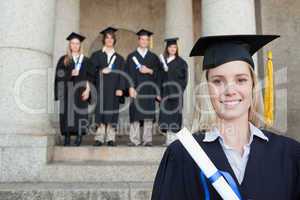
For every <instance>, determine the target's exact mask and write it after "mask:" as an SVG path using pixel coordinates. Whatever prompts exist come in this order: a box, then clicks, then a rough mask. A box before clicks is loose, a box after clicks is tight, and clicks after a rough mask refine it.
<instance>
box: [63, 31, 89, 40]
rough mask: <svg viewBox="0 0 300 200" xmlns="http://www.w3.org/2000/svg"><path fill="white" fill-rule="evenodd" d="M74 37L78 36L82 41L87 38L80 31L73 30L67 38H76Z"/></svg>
mask: <svg viewBox="0 0 300 200" xmlns="http://www.w3.org/2000/svg"><path fill="white" fill-rule="evenodd" d="M74 38H77V39H78V40H79V41H80V42H82V41H83V40H84V39H85V37H84V36H82V35H80V34H78V33H75V32H72V33H71V34H70V35H69V36H68V37H67V40H69V41H70V40H72V39H74Z"/></svg>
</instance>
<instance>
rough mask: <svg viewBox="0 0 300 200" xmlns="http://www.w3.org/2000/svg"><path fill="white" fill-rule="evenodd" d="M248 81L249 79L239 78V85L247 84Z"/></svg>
mask: <svg viewBox="0 0 300 200" xmlns="http://www.w3.org/2000/svg"><path fill="white" fill-rule="evenodd" d="M247 81H248V79H246V78H239V79H238V82H239V83H245V82H247Z"/></svg>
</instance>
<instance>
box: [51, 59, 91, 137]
mask: <svg viewBox="0 0 300 200" xmlns="http://www.w3.org/2000/svg"><path fill="white" fill-rule="evenodd" d="M64 57H65V56H62V57H61V58H60V59H59V61H58V63H57V67H56V72H55V81H54V96H55V100H58V101H59V122H60V131H61V133H62V135H65V133H67V132H69V133H70V134H71V135H77V134H78V133H81V134H85V133H86V127H87V125H88V101H83V100H82V99H81V95H82V93H83V91H84V90H85V89H86V83H87V81H89V80H90V75H89V67H90V66H89V60H88V58H86V57H84V59H83V61H82V65H81V68H80V71H79V75H78V76H72V75H71V74H72V70H73V69H74V67H75V63H74V61H73V59H72V60H71V61H70V64H69V65H68V66H65V65H64Z"/></svg>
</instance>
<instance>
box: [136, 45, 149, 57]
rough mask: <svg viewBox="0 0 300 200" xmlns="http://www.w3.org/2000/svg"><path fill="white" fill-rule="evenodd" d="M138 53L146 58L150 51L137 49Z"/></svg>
mask: <svg viewBox="0 0 300 200" xmlns="http://www.w3.org/2000/svg"><path fill="white" fill-rule="evenodd" d="M137 52H138V53H139V54H140V55H141V56H142V57H143V58H145V56H146V54H147V52H148V49H142V48H140V47H138V48H137Z"/></svg>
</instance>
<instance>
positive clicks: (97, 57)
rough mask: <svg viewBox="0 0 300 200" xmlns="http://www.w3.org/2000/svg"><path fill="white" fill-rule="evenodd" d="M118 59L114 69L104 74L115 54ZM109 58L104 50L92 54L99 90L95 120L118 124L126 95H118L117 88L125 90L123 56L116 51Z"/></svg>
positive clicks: (97, 88) (96, 83) (98, 122)
mask: <svg viewBox="0 0 300 200" xmlns="http://www.w3.org/2000/svg"><path fill="white" fill-rule="evenodd" d="M114 55H115V56H116V60H115V62H114V64H113V68H112V71H111V72H110V73H109V74H103V73H102V70H103V69H104V68H106V67H108V65H109V63H110V62H111V60H112V58H113V56H114ZM114 55H113V56H111V58H110V60H108V57H107V54H106V53H105V52H103V51H102V50H100V51H96V52H94V53H93V55H92V56H91V58H90V60H91V64H92V68H93V74H94V80H95V81H94V83H95V86H96V87H95V88H96V90H97V103H96V110H95V122H96V123H97V124H100V123H102V124H108V123H109V124H113V125H116V124H117V123H118V119H119V104H120V102H122V101H123V98H124V97H118V96H116V90H122V91H124V90H125V87H126V86H125V76H124V73H123V72H124V65H125V61H124V59H123V57H122V56H121V55H120V54H118V53H115V54H114Z"/></svg>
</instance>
